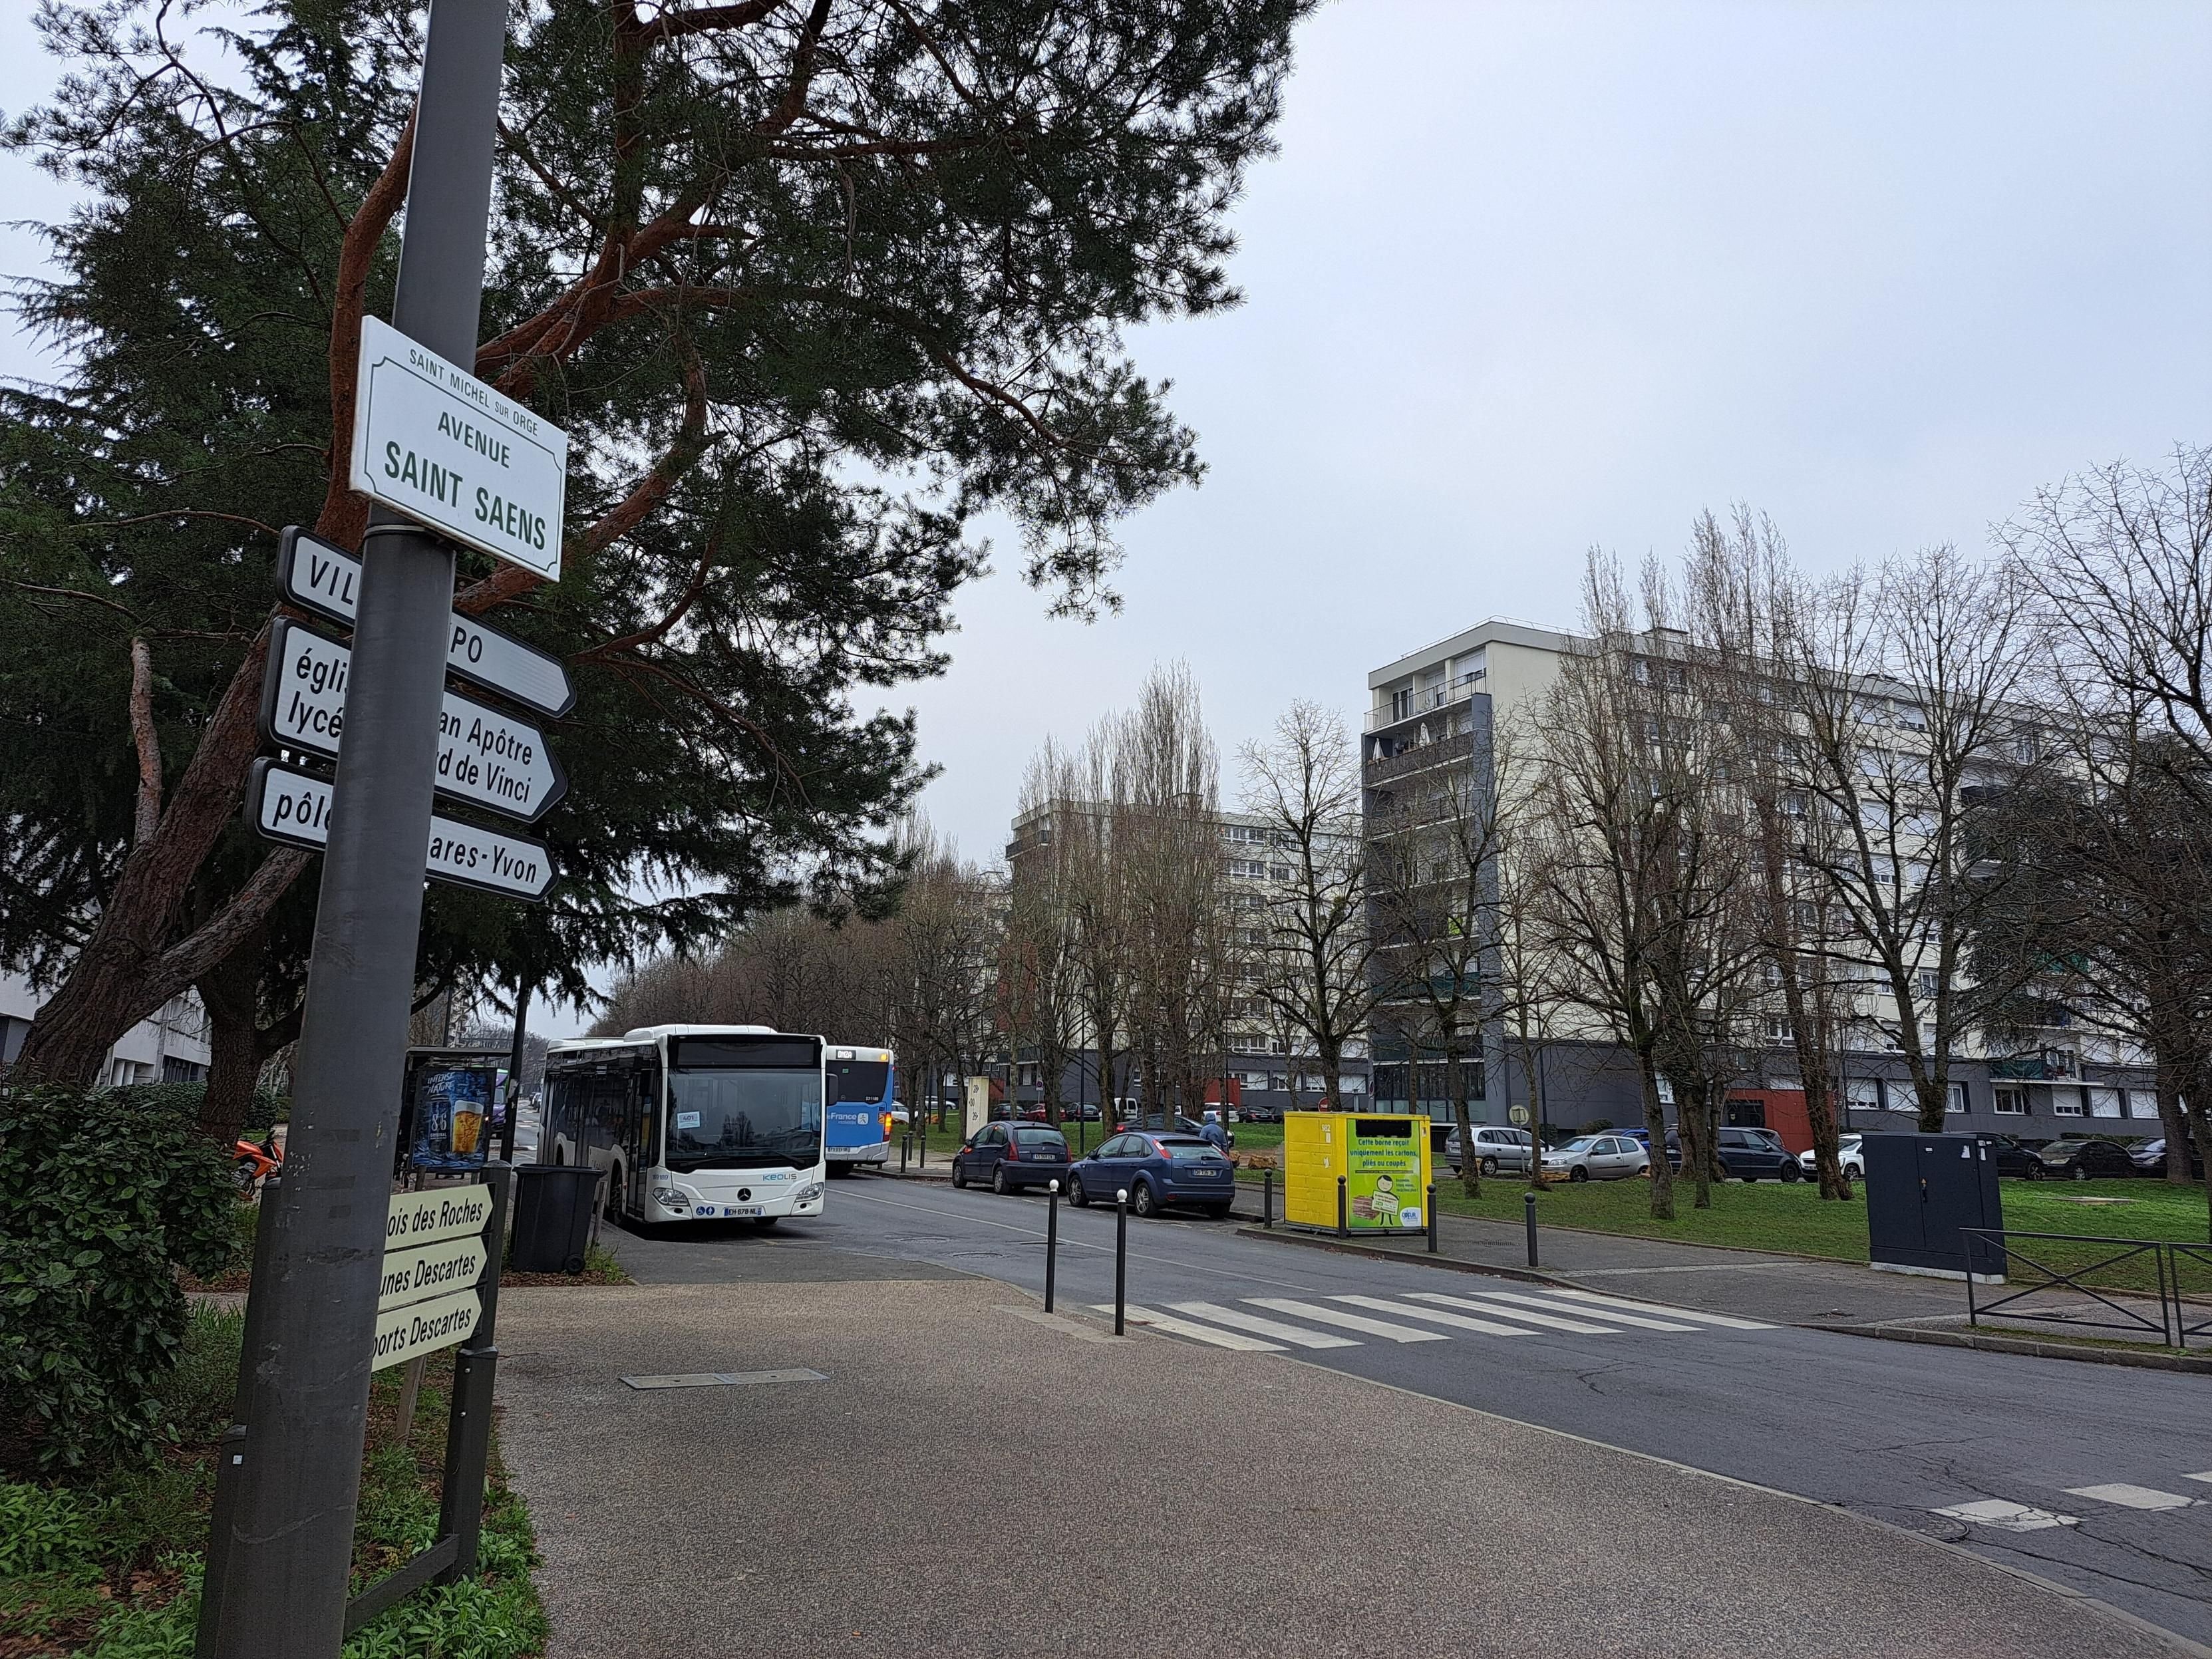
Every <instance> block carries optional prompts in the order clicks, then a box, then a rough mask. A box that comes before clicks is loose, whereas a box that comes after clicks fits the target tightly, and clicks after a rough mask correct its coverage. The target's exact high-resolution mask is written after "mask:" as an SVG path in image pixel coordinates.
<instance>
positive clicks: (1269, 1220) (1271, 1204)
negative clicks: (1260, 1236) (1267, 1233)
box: [1260, 1170, 1275, 1227]
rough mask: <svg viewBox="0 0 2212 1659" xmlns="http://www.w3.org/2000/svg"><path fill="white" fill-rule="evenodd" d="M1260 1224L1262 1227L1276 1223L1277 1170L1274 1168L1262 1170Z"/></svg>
mask: <svg viewBox="0 0 2212 1659" xmlns="http://www.w3.org/2000/svg"><path fill="white" fill-rule="evenodd" d="M1260 1225H1261V1226H1262V1227H1272V1226H1273V1225H1275V1172H1274V1171H1273V1170H1261V1171H1260Z"/></svg>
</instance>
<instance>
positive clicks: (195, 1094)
mask: <svg viewBox="0 0 2212 1659" xmlns="http://www.w3.org/2000/svg"><path fill="white" fill-rule="evenodd" d="M109 1093H110V1094H112V1095H113V1096H114V1097H116V1098H117V1099H118V1100H120V1101H122V1102H123V1103H125V1107H126V1108H127V1109H130V1110H131V1111H132V1112H160V1113H167V1114H171V1115H174V1116H177V1117H181V1118H183V1119H184V1120H185V1121H186V1122H188V1123H194V1124H197V1122H198V1121H200V1107H201V1104H202V1103H204V1101H205V1100H206V1099H207V1085H206V1084H204V1083H134V1084H131V1085H129V1086H128V1087H126V1088H121V1089H113V1090H110V1091H109ZM288 1109H289V1102H288V1101H286V1100H285V1098H284V1097H283V1096H282V1095H280V1094H278V1093H277V1092H276V1091H275V1090H274V1089H256V1090H255V1091H253V1098H252V1101H251V1102H250V1103H248V1104H247V1106H246V1123H245V1126H244V1133H245V1134H246V1137H247V1138H248V1139H252V1140H258V1139H261V1137H262V1136H264V1135H265V1134H267V1133H269V1130H270V1127H271V1126H272V1125H274V1124H278V1123H282V1122H283V1121H284V1119H285V1116H286V1114H287V1110H288Z"/></svg>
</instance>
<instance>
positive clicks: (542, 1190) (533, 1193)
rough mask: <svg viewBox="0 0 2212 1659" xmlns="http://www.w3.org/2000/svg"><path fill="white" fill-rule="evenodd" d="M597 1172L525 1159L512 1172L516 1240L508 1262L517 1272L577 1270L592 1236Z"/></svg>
mask: <svg viewBox="0 0 2212 1659" xmlns="http://www.w3.org/2000/svg"><path fill="white" fill-rule="evenodd" d="M599 1179H600V1176H599V1170H594V1169H591V1168H589V1167H587V1166H584V1165H579V1164H519V1165H517V1166H516V1168H515V1171H514V1243H513V1246H512V1247H511V1248H510V1249H509V1250H508V1252H507V1266H508V1267H512V1268H513V1269H514V1271H515V1272H517V1273H581V1272H583V1271H584V1247H585V1245H586V1244H587V1243H590V1241H591V1237H592V1207H593V1206H594V1205H595V1204H596V1203H597V1202H598V1198H599Z"/></svg>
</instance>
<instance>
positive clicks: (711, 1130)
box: [545, 1025, 828, 1227]
mask: <svg viewBox="0 0 2212 1659" xmlns="http://www.w3.org/2000/svg"><path fill="white" fill-rule="evenodd" d="M824 1083H825V1079H824V1073H823V1065H822V1039H821V1038H820V1037H817V1036H793V1035H792V1034H791V1033H789V1032H785V1031H777V1030H772V1029H770V1028H769V1027H768V1026H765V1025H647V1026H641V1027H640V1028H639V1029H638V1030H635V1031H629V1032H627V1033H625V1034H624V1035H623V1036H619V1037H580V1038H575V1039H574V1040H571V1041H569V1042H556V1043H555V1044H554V1045H553V1047H552V1048H551V1050H550V1052H549V1053H548V1054H547V1055H546V1059H545V1090H546V1100H545V1136H546V1142H547V1145H548V1146H550V1148H551V1153H552V1161H553V1162H554V1163H556V1164H590V1165H592V1167H593V1168H594V1169H599V1170H605V1171H607V1176H608V1181H607V1189H606V1190H607V1199H606V1210H607V1214H608V1215H609V1217H610V1218H615V1219H623V1218H628V1219H630V1220H634V1221H639V1222H643V1223H646V1224H648V1225H650V1224H655V1223H662V1222H671V1221H700V1220H710V1221H720V1220H723V1219H725V1218H744V1219H748V1220H751V1221H754V1222H757V1224H759V1225H762V1226H763V1227H769V1226H773V1225H775V1223H776V1222H778V1221H780V1220H781V1219H782V1218H784V1217H785V1216H811V1215H819V1214H821V1213H822V1200H823V1192H824V1190H825V1187H826V1183H827V1180H828V1171H827V1170H825V1169H824V1168H823V1161H822V1153H823V1147H822V1124H823V1107H824V1104H825V1092H826V1091H825V1086H824Z"/></svg>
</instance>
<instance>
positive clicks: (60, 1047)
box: [15, 625, 275, 1085]
mask: <svg viewBox="0 0 2212 1659" xmlns="http://www.w3.org/2000/svg"><path fill="white" fill-rule="evenodd" d="M268 649H269V630H268V629H267V627H266V626H265V625H264V628H263V629H262V630H261V632H260V634H259V635H257V636H256V637H255V639H254V641H253V644H252V647H249V648H248V650H247V651H246V660H245V661H244V662H242V663H240V665H239V666H238V671H237V672H236V673H234V674H233V675H232V676H231V678H230V684H228V685H227V686H225V687H224V688H223V693H222V701H221V702H218V703H217V704H216V708H215V712H214V714H212V715H211V716H210V719H209V720H208V724H207V726H206V729H205V730H204V732H202V734H201V737H200V743H199V747H198V749H197V750H195V751H194V753H193V755H192V758H191V764H190V765H188V766H187V767H186V768H185V775H184V776H183V777H182V778H180V779H179V781H178V783H177V787H176V789H175V791H174V792H173V793H172V794H171V795H170V797H169V803H168V806H167V810H165V811H163V812H162V814H161V824H160V827H159V828H157V829H155V832H154V835H153V837H152V839H151V840H149V841H144V842H140V843H139V844H138V845H137V847H134V848H131V855H130V857H129V858H127V859H125V860H124V864H123V870H122V873H121V875H120V876H119V877H118V878H117V881H116V884H115V890H114V892H113V893H112V894H111V895H109V896H108V901H107V903H106V906H105V908H102V909H101V911H100V920H99V921H98V922H97V923H95V924H94V927H93V930H92V937H91V938H90V939H87V940H86V941H85V945H84V948H83V949H82V951H79V952H78V953H77V957H76V963H74V964H73V965H72V966H71V967H70V972H69V977H68V978H66V979H64V981H62V983H61V987H60V988H59V989H58V990H57V991H56V992H55V993H54V994H53V996H52V998H51V999H50V1000H48V1001H47V1002H46V1006H43V1007H42V1008H40V1010H39V1012H38V1013H37V1015H36V1016H35V1017H34V1018H33V1020H32V1021H31V1029H30V1030H29V1032H28V1033H27V1035H26V1036H24V1039H23V1049H22V1052H21V1054H19V1055H17V1056H16V1060H15V1069H16V1071H17V1073H18V1074H19V1075H21V1076H25V1077H29V1076H32V1075H37V1076H40V1077H46V1078H50V1079H52V1080H53V1081H55V1082H57V1083H75V1084H80V1085H94V1084H96V1083H98V1082H99V1081H100V1066H101V1065H102V1063H103V1062H104V1061H105V1060H106V1058H107V1051H108V1050H109V1049H110V1048H113V1047H114V1046H115V1043H116V1042H117V1040H118V1038H120V1037H122V1036H123V1035H124V1034H125V1032H127V1031H129V1030H130V1029H131V1027H132V1026H133V1025H136V1024H137V1023H138V1022H139V1021H140V1020H142V1019H143V1018H146V1017H147V1016H148V1015H149V1014H150V1013H152V1012H154V1011H155V1009H156V1008H159V1007H160V1006H161V1005H162V1004H163V1003H165V1002H167V1000H169V998H170V997H171V996H173V994H175V989H177V988H181V987H174V988H171V987H165V986H163V985H162V984H161V982H160V976H159V975H157V974H156V973H155V966H156V964H157V963H158V962H159V960H160V957H161V951H162V947H163V946H164V945H167V943H168V942H169V933H170V932H171V929H172V928H173V925H174V923H175V921H176V918H177V911H178V908H179V905H181V904H182V903H183V902H184V897H185V891H186V890H187V889H188V888H189V887H190V886H191V881H192V878H193V877H194V876H195V875H197V873H198V872H199V868H200V865H201V862H202V861H203V860H204V859H205V858H206V857H207V854H208V850H209V849H210V848H212V847H213V846H214V845H215V842H216V837H217V836H220V835H221V834H222V831H223V829H225V828H226V827H227V826H228V824H229V823H230V820H231V817H232V815H233V814H234V813H235V812H236V811H237V810H238V798H239V792H240V789H241V788H243V787H244V785H245V781H246V767H247V765H248V764H249V763H251V762H252V758H253V751H254V750H255V749H256V748H257V747H258V746H259V742H260V738H259V734H258V732H257V731H256V730H255V726H254V714H255V711H256V709H257V708H258V707H259V706H260V700H261V671H262V665H263V663H264V660H265V659H266V657H267V654H268ZM270 902H272V903H273V902H275V895H273V894H272V895H271V896H270ZM157 993H158V994H157ZM149 997H150V998H151V999H152V1000H150V1001H149V1000H148V999H149Z"/></svg>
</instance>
